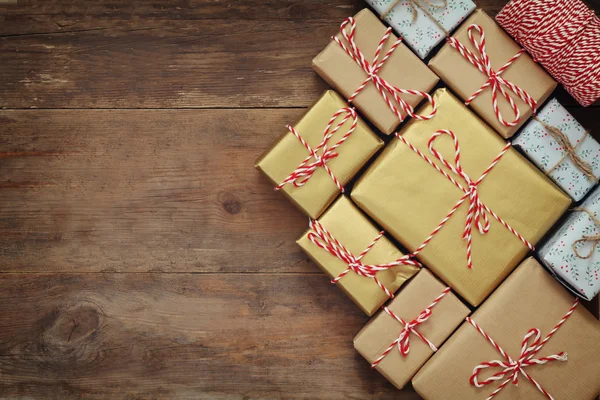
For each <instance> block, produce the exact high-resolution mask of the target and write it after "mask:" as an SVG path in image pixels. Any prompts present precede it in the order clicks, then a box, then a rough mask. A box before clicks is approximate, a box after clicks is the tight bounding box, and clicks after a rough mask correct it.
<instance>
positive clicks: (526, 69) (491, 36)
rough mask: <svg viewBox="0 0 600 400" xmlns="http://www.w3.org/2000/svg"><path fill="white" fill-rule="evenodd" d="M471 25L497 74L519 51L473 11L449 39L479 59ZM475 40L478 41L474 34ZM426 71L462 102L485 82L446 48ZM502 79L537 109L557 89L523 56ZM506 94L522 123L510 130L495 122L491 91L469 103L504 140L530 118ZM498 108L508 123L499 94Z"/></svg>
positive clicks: (487, 19)
mask: <svg viewBox="0 0 600 400" xmlns="http://www.w3.org/2000/svg"><path fill="white" fill-rule="evenodd" d="M471 24H477V25H480V26H481V27H482V28H483V30H484V32H485V43H486V50H487V54H488V56H489V57H490V60H491V63H492V68H493V69H494V71H497V70H498V69H499V68H500V67H502V66H503V65H504V64H506V62H507V61H508V60H509V59H510V58H511V57H513V56H514V55H515V54H517V53H518V52H519V50H521V48H520V47H519V45H518V44H517V43H515V42H514V41H513V40H512V39H511V38H510V36H508V35H507V34H506V33H505V32H504V31H503V30H502V28H500V27H499V26H498V25H496V23H495V22H494V20H493V19H492V18H490V17H489V16H488V15H487V14H486V13H485V12H484V11H482V10H476V11H475V12H474V13H473V14H472V15H471V16H470V17H469V18H467V20H466V21H465V22H464V23H463V24H462V25H461V26H460V27H459V28H458V29H457V30H456V32H455V33H454V35H452V36H453V37H455V38H456V39H458V40H459V41H460V42H461V43H462V44H464V45H465V46H466V47H467V48H468V49H469V50H471V51H473V52H474V53H475V54H476V55H477V56H479V52H477V51H476V50H475V47H474V46H473V43H471V41H470V40H469V37H468V35H467V29H468V28H469V26H470V25H471ZM475 37H478V35H477V33H476V32H475ZM429 67H430V68H431V69H432V70H433V71H434V72H435V73H436V74H438V75H439V76H440V78H441V79H442V80H443V81H444V82H445V83H446V84H447V85H448V86H449V87H450V88H451V89H452V90H454V92H456V93H457V94H458V95H459V96H460V98H462V99H463V100H466V99H468V98H469V97H470V96H471V95H473V93H475V92H476V91H477V90H478V89H479V88H480V87H481V85H483V84H484V83H485V82H486V81H487V80H488V77H487V76H486V75H485V74H483V73H482V72H480V71H479V70H478V69H477V68H476V67H475V66H474V65H472V64H471V63H470V62H469V61H467V59H466V58H464V57H463V56H462V55H461V54H460V53H459V52H458V51H457V50H456V49H454V48H452V47H450V45H449V44H446V45H445V46H444V47H442V48H441V49H440V51H439V52H438V53H437V54H436V55H435V56H434V57H433V58H432V59H431V60H430V61H429ZM501 76H502V77H503V78H505V79H506V80H508V81H509V82H512V83H514V84H515V85H517V86H519V87H520V88H521V89H523V90H525V91H526V92H527V93H529V95H530V96H531V97H533V98H534V99H535V100H536V101H537V103H538V105H541V104H542V103H543V102H544V101H545V100H546V99H547V98H548V96H550V94H551V93H552V91H553V90H554V88H555V87H556V82H555V81H554V79H552V77H551V76H550V75H548V73H546V71H544V69H543V68H542V67H540V66H539V65H538V64H537V63H536V62H535V61H533V59H532V58H531V57H530V56H529V55H528V54H526V53H525V54H522V55H521V56H520V57H519V58H518V59H517V60H516V61H515V62H513V63H512V65H511V66H510V67H508V69H506V70H505V71H504V72H503V73H502V75H501ZM505 89H506V88H505ZM507 90H508V89H507ZM508 93H509V95H511V97H512V98H513V99H514V101H515V103H516V104H517V106H518V107H519V110H520V111H521V119H520V121H519V123H518V124H517V125H515V126H513V127H507V126H504V125H502V124H501V123H500V122H499V121H498V119H497V118H496V114H495V113H494V107H493V106H492V89H491V88H487V89H486V90H484V91H483V92H482V93H481V94H480V95H479V96H477V97H476V98H475V100H473V102H471V107H472V108H473V110H475V112H476V113H477V114H479V116H481V118H483V119H484V120H485V121H486V122H487V123H488V124H489V125H491V126H492V128H494V129H495V130H496V131H498V132H499V133H500V135H502V136H503V137H505V138H509V137H511V136H512V135H514V134H515V132H516V131H517V129H519V127H520V126H521V125H523V124H524V123H525V122H527V119H528V118H529V117H530V116H531V115H532V110H531V109H530V108H529V106H528V105H527V104H526V103H524V102H523V101H522V100H521V99H520V98H519V97H517V95H515V94H514V93H512V92H511V91H509V92H508ZM498 105H499V108H500V112H501V113H502V116H503V117H504V119H505V120H506V121H508V122H510V121H512V120H513V119H514V114H513V111H512V108H511V107H510V104H509V103H508V101H507V100H506V99H505V98H504V97H503V96H502V95H501V94H500V93H498Z"/></svg>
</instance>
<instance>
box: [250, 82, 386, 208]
mask: <svg viewBox="0 0 600 400" xmlns="http://www.w3.org/2000/svg"><path fill="white" fill-rule="evenodd" d="M338 112H340V115H339V116H338V117H337V118H336V119H335V121H334V123H333V124H332V125H331V127H330V129H329V130H328V133H329V134H332V133H333V136H331V137H330V138H329V140H327V142H326V147H325V148H319V146H320V144H322V143H323V141H324V138H325V133H327V132H326V128H327V126H328V123H329V122H330V121H331V119H332V116H334V115H335V114H336V113H338ZM345 118H347V120H346V122H344V124H343V125H342V126H341V127H340V128H339V129H338V130H337V131H335V129H336V127H337V126H338V124H339V123H341V122H342V121H344V119H345ZM354 122H356V127H355V129H354V130H353V131H352V133H350V135H349V136H347V137H346V139H344V137H345V136H346V135H348V133H349V132H350V131H351V130H352V125H353V123H354ZM293 129H294V131H295V132H296V133H297V134H298V135H299V136H300V138H301V139H302V141H304V142H305V143H306V144H308V145H309V146H310V148H311V149H312V150H314V151H315V153H316V154H317V156H318V157H319V158H320V159H322V160H325V162H324V163H323V164H324V165H318V164H316V163H317V160H316V159H315V157H311V153H310V151H309V150H308V149H307V147H306V146H305V144H303V142H302V141H301V140H300V139H299V138H298V137H296V136H295V135H294V134H293V133H292V131H291V130H290V129H288V131H287V132H286V133H284V134H283V135H282V136H281V137H280V138H279V139H278V140H277V141H276V142H275V143H274V144H273V145H272V146H271V147H270V148H269V149H268V150H267V151H266V152H265V153H264V154H263V155H262V156H261V157H260V158H259V159H258V160H257V161H256V164H255V167H256V168H257V169H258V170H260V171H262V172H263V173H264V174H265V175H266V176H267V178H269V180H270V181H271V182H272V183H273V185H275V186H279V185H281V187H280V191H282V192H283V193H284V194H285V195H286V197H288V199H290V200H291V201H292V203H294V204H295V205H296V207H298V208H299V209H300V210H301V211H303V212H304V213H305V214H306V215H308V216H309V217H311V218H317V217H318V216H319V215H321V213H322V212H323V211H325V209H326V208H327V206H329V205H330V204H331V203H332V202H333V200H335V198H336V197H337V196H338V194H339V193H340V187H343V186H344V185H345V184H347V183H348V182H349V181H350V179H352V177H353V176H354V175H356V173H357V172H358V171H359V170H360V169H361V168H362V167H363V166H364V165H365V163H366V162H367V161H368V160H369V159H370V158H371V157H372V156H373V155H374V154H375V153H376V152H377V151H378V150H379V149H380V148H381V147H382V146H383V141H382V140H381V139H379V138H378V137H377V135H375V134H374V133H373V131H372V130H371V129H370V128H369V127H368V126H367V124H366V123H365V122H364V121H362V120H361V118H360V117H358V116H357V115H356V112H355V111H354V110H350V109H349V108H348V104H347V103H346V102H345V101H344V100H343V99H342V98H341V97H340V96H339V95H338V94H337V93H335V92H334V91H333V90H328V91H326V92H325V93H324V94H323V95H322V96H321V98H320V99H319V100H318V101H317V102H316V103H315V104H313V106H312V107H310V108H309V110H308V111H307V112H306V114H304V116H303V117H302V118H301V119H300V120H299V121H298V122H297V123H296V124H295V125H294V127H293ZM340 141H341V143H340ZM337 143H339V146H338V147H334V145H335V144H337ZM324 152H325V153H327V154H328V156H327V157H325V156H324ZM302 166H303V167H302ZM325 166H326V167H327V168H325ZM295 172H296V173H297V174H296V175H294V173H295ZM329 172H331V174H330V173H329ZM331 175H333V177H335V180H334V179H333V177H332V176H331ZM295 183H298V184H299V186H296V185H295ZM338 184H339V187H338Z"/></svg>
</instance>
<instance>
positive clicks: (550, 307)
mask: <svg viewBox="0 0 600 400" xmlns="http://www.w3.org/2000/svg"><path fill="white" fill-rule="evenodd" d="M598 360H600V323H599V322H598V320H597V319H596V318H595V317H594V316H593V315H592V314H591V313H590V312H589V311H588V310H586V309H585V308H584V307H583V306H581V305H578V301H577V300H575V298H574V297H573V296H571V295H570V294H569V293H568V292H567V291H566V290H564V288H563V287H562V286H561V285H560V284H559V283H558V282H556V280H554V279H553V278H552V276H551V275H550V274H548V272H547V271H546V270H544V268H543V267H542V266H541V265H540V264H539V263H538V262H537V261H536V260H535V259H534V258H529V259H527V260H526V261H524V262H523V263H522V264H521V265H520V266H519V267H518V268H517V269H516V270H515V271H514V272H513V274H511V276H509V277H508V278H507V279H506V281H505V282H504V283H502V285H501V286H500V287H499V288H498V289H497V290H496V291H495V292H494V293H493V294H492V295H491V296H490V297H489V299H487V300H486V301H485V303H483V304H482V305H481V307H479V309H478V310H477V311H476V312H475V313H474V314H473V315H471V316H470V317H468V318H467V320H466V321H465V322H464V323H463V324H462V325H461V326H460V328H459V329H458V330H457V331H456V332H455V333H454V334H453V335H452V336H451V337H450V339H448V340H447V341H446V343H445V344H444V346H442V348H441V349H440V350H439V351H438V352H437V353H436V354H435V355H434V356H433V357H431V358H430V359H429V361H428V362H427V363H426V364H425V365H424V366H423V368H421V370H420V371H419V372H418V374H417V375H416V376H415V377H414V378H413V380H412V383H413V387H414V388H415V390H416V391H417V392H418V393H419V394H420V395H421V396H422V397H423V398H424V399H427V400H483V399H492V398H498V399H528V400H535V399H540V400H542V399H577V400H592V399H594V398H595V397H596V395H598V393H600V380H599V379H598V377H599V376H600V363H599V362H598Z"/></svg>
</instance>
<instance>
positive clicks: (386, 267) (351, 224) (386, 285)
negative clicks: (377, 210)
mask: <svg viewBox="0 0 600 400" xmlns="http://www.w3.org/2000/svg"><path fill="white" fill-rule="evenodd" d="M297 243H298V245H299V246H300V247H301V248H302V250H304V252H305V253H306V254H307V255H308V256H309V257H310V258H311V259H312V260H313V261H314V262H315V263H316V264H317V265H318V266H319V267H320V268H321V269H322V270H323V272H325V273H326V274H327V275H328V276H329V277H330V278H332V282H333V283H337V285H338V286H339V287H340V288H341V289H342V290H343V291H344V292H345V293H346V294H347V295H348V297H350V298H351V299H352V301H354V303H356V305H357V306H358V307H360V309H361V310H363V311H364V312H365V313H366V314H367V315H373V313H374V312H375V311H377V309H379V307H381V305H382V304H383V303H385V301H386V300H387V299H388V298H390V297H393V293H394V292H396V291H397V290H398V288H399V287H400V286H402V284H403V283H404V282H405V281H406V280H407V279H408V278H410V277H411V276H413V275H414V274H415V273H416V272H417V271H418V266H419V263H418V262H416V261H414V260H412V259H410V258H408V257H406V256H405V255H403V254H402V253H401V252H400V250H398V249H397V248H396V247H395V246H394V245H393V244H392V242H390V241H389V240H388V239H387V238H386V237H385V236H383V232H379V230H377V228H375V226H373V224H372V223H371V222H370V221H369V220H368V219H367V218H366V217H365V216H364V215H363V214H362V213H361V212H360V211H359V210H358V209H357V208H356V206H355V205H354V204H352V202H351V201H350V200H349V199H348V198H347V197H345V196H340V197H339V199H338V200H336V202H335V203H333V205H332V206H331V207H330V208H329V209H328V210H327V211H326V212H325V213H324V214H323V216H322V217H321V218H319V220H318V221H315V220H311V221H310V229H309V230H308V231H307V232H306V233H305V234H304V235H302V237H301V238H300V239H298V241H297Z"/></svg>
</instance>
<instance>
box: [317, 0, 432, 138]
mask: <svg viewBox="0 0 600 400" xmlns="http://www.w3.org/2000/svg"><path fill="white" fill-rule="evenodd" d="M354 29H355V30H354ZM386 32H387V30H386V27H385V26H384V25H383V23H381V21H380V20H379V19H378V18H377V17H376V16H375V15H374V14H373V13H372V12H371V11H369V10H368V9H364V10H362V11H360V12H359V13H358V14H356V16H355V17H354V18H348V19H347V20H346V21H344V23H343V24H342V26H341V28H340V33H338V34H337V36H335V38H334V39H333V40H332V41H331V42H330V43H329V45H327V47H325V49H324V50H323V51H322V52H321V53H320V54H319V55H317V56H316V57H315V58H314V60H313V69H314V70H315V71H316V72H317V73H318V74H319V75H320V76H321V77H322V78H323V79H325V81H327V82H328V83H329V84H330V85H331V86H333V87H334V88H335V89H336V90H337V91H338V92H339V93H340V94H342V96H344V97H345V98H347V99H349V100H351V103H352V104H354V105H355V106H356V108H358V109H359V110H360V111H361V112H362V114H363V115H364V116H365V117H366V118H367V119H368V120H369V121H371V122H372V123H373V124H374V125H375V126H376V127H377V128H378V129H379V130H380V131H381V132H383V133H385V134H390V133H392V132H393V131H394V130H395V129H396V127H397V126H398V124H399V123H400V122H401V121H402V120H404V118H405V117H406V116H407V115H409V116H413V117H414V111H413V107H415V106H416V105H417V104H419V103H420V102H421V100H422V99H423V98H428V96H429V95H428V94H427V92H429V91H430V90H431V89H433V87H434V86H435V85H436V84H437V82H438V77H437V76H436V75H435V74H434V73H433V72H431V70H430V69H429V68H427V66H426V65H425V64H423V62H422V61H421V60H420V59H419V58H418V57H417V56H416V55H415V54H414V53H413V52H412V51H410V50H409V49H408V48H407V47H406V46H405V45H404V44H402V43H401V42H400V41H398V38H397V37H396V36H394V34H391V33H390V34H389V37H387V40H385V43H384V44H383V47H382V48H381V50H380V52H379V53H378V56H376V52H377V48H378V46H379V44H380V41H382V40H383V39H385V35H386ZM390 51H391V53H390ZM361 60H362V61H361ZM366 71H370V74H368V73H367V72H366ZM375 77H377V81H378V83H377V85H376V84H375V83H374V82H373V79H375ZM425 117H431V116H425Z"/></svg>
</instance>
